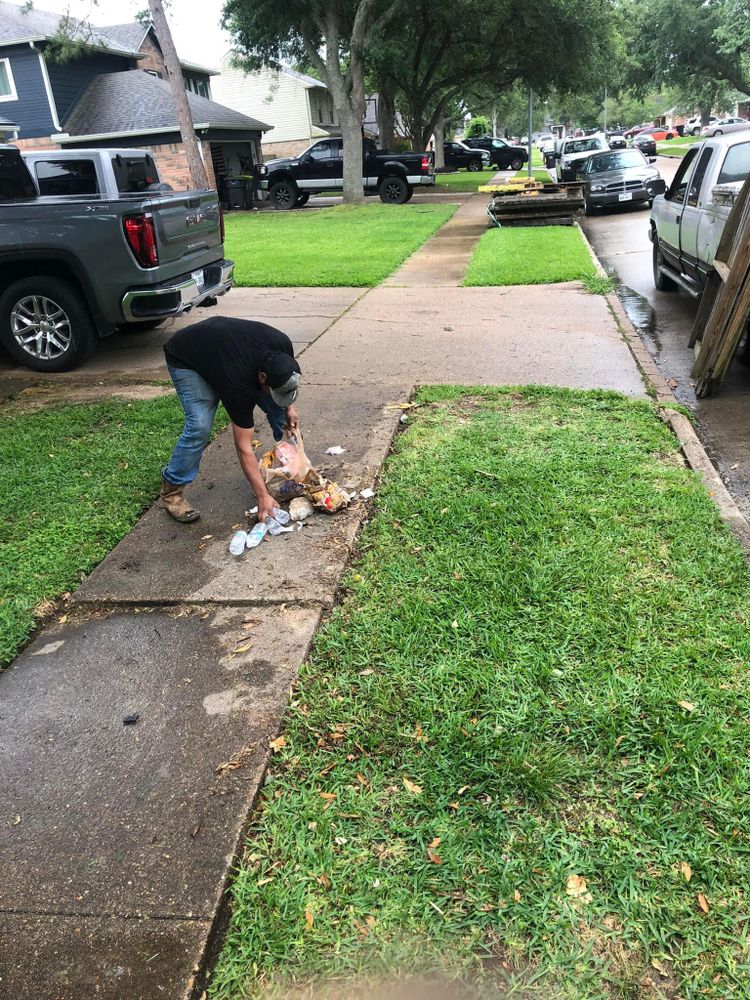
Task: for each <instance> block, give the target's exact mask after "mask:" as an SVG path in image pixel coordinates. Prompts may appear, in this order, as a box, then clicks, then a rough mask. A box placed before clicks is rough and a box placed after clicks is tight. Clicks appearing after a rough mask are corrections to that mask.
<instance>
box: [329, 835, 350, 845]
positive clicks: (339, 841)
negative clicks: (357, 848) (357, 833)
mask: <svg viewBox="0 0 750 1000" xmlns="http://www.w3.org/2000/svg"><path fill="white" fill-rule="evenodd" d="M333 839H334V840H335V842H336V843H337V844H338V845H339V847H343V846H344V844H346V843H348V841H347V839H346V837H334V838H333Z"/></svg>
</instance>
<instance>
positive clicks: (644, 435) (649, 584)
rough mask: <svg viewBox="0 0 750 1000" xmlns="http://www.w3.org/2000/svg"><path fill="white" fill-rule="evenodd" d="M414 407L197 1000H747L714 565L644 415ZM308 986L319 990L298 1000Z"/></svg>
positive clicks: (486, 395)
mask: <svg viewBox="0 0 750 1000" xmlns="http://www.w3.org/2000/svg"><path fill="white" fill-rule="evenodd" d="M418 400H419V402H420V404H421V409H419V410H417V411H413V414H412V418H411V422H410V425H409V426H408V428H407V430H406V431H405V433H403V434H402V435H401V436H400V437H399V438H398V439H397V442H396V445H395V451H394V454H393V456H392V457H391V458H390V459H389V461H388V463H387V467H386V474H385V478H384V483H383V485H382V487H381V489H380V491H379V495H378V499H377V514H376V517H375V519H374V520H373V521H372V522H371V523H370V524H369V526H368V527H367V529H366V531H365V534H364V538H363V544H362V547H361V554H360V557H359V559H358V562H357V563H356V564H355V566H354V567H353V568H352V570H351V572H350V573H349V575H348V578H347V579H346V580H345V585H346V590H345V594H346V596H345V598H344V600H343V603H342V604H341V605H340V606H339V607H338V608H337V609H336V610H335V611H334V613H333V615H332V617H331V618H330V620H329V621H328V623H327V624H326V625H325V626H324V628H323V629H322V631H321V633H320V634H319V636H318V638H317V640H316V643H315V647H314V651H313V653H312V656H311V659H310V662H309V663H308V664H307V665H306V666H305V668H304V669H303V672H302V676H301V680H300V682H299V684H298V686H297V688H296V690H295V691H294V693H293V697H292V702H291V707H290V709H289V712H288V715H287V723H286V729H285V735H284V740H283V741H277V743H276V744H275V745H276V748H277V752H276V755H275V757H274V760H273V764H272V768H271V771H270V773H269V776H268V781H267V784H266V785H265V787H264V790H263V794H262V802H261V805H260V811H259V814H258V816H257V818H256V822H255V826H254V829H253V832H252V834H251V836H250V838H249V840H248V842H247V846H246V849H245V854H244V859H243V862H242V865H241V867H240V870H239V872H238V873H237V877H236V880H235V882H234V887H233V896H234V912H233V916H232V920H231V926H230V928H229V932H228V937H227V939H226V943H225V947H224V950H223V954H222V955H221V958H220V961H219V963H218V966H217V969H216V971H215V974H214V976H213V980H212V984H211V987H210V990H209V993H210V996H211V997H213V998H215V1000H218V998H221V1000H229V998H232V1000H235V998H239V997H242V996H260V995H264V996H266V995H269V996H281V997H289V996H303V995H304V996H308V995H315V996H347V997H349V996H351V997H354V996H357V997H358V996H360V994H359V993H358V992H357V991H356V989H355V988H354V986H353V985H352V981H353V980H355V979H360V980H361V979H363V978H369V979H372V980H375V981H380V982H382V981H383V980H388V979H389V978H395V977H398V976H407V975H409V974H420V973H421V974H430V973H434V974H436V975H442V976H444V977H447V978H460V979H462V980H464V981H469V982H471V984H472V989H473V990H474V992H470V993H469V994H467V995H471V996H498V997H500V996H502V997H505V996H510V995H512V996H524V997H527V996H528V997H530V996H537V995H539V996H554V997H556V998H568V1000H581V998H601V1000H604V998H609V1000H611V998H613V997H621V998H624V997H640V996H657V995H660V996H670V997H671V996H674V997H677V996H680V997H682V998H685V1000H697V998H698V997H709V998H715V1000H719V998H721V1000H727V998H739V997H745V996H746V995H747V993H746V988H747V982H748V978H747V977H748V944H747V937H746V927H747V922H748V917H747V900H746V895H747V857H748V852H749V851H750V833H749V831H750V823H748V818H749V817H748V812H749V811H750V807H749V806H748V798H747V787H748V777H749V775H748V749H749V735H748V718H749V717H750V698H749V697H748V662H749V661H750V574H749V573H748V568H747V566H746V564H745V563H744V560H743V557H742V554H741V552H740V551H739V548H738V546H737V545H736V544H735V542H734V540H733V539H732V538H731V536H730V534H729V533H728V531H727V530H726V529H725V527H724V526H723V525H722V523H721V522H720V520H719V518H718V515H717V511H716V509H715V507H714V505H713V504H712V502H711V501H710V499H709V497H708V496H707V494H706V492H705V490H704V488H703V487H702V485H701V483H700V482H699V480H698V477H697V476H696V475H695V474H693V473H692V472H691V471H689V470H687V469H686V468H685V467H684V464H683V463H682V461H681V458H680V455H679V452H678V448H677V444H676V441H675V439H674V437H673V436H672V435H671V434H670V432H669V430H668V429H667V428H666V427H665V425H664V424H663V423H662V422H661V421H660V420H659V419H658V417H657V416H656V412H655V409H654V407H653V406H652V405H651V404H650V403H648V402H643V401H633V400H627V399H625V398H623V397H621V396H618V395H616V394H614V393H606V392H588V393H583V392H572V391H567V390H555V389H542V388H534V387H527V388H525V389H521V390H503V389H487V388H482V389H475V390H460V389H457V388H451V387H440V388H427V389H423V390H422V391H421V392H420V394H419V397H418ZM315 980H324V981H325V982H326V983H327V984H329V986H330V984H331V983H332V984H333V986H334V987H335V989H334V991H333V992H332V993H327V992H325V986H324V988H323V990H322V991H321V992H313V993H312V994H308V993H307V992H303V990H302V989H300V991H299V992H297V991H296V987H297V986H305V985H306V984H309V983H310V982H311V981H315ZM345 984H346V985H345ZM513 988H514V989H515V992H514V991H513ZM504 990H507V992H504ZM337 991H338V992H337ZM368 995H370V994H368ZM387 995H390V994H387ZM399 995H409V994H408V992H406V993H401V994H399ZM420 995H421V994H420ZM425 995H428V994H425ZM433 995H435V994H433ZM437 995H438V996H443V995H444V994H443V993H442V992H440V991H438V993H437ZM455 995H464V994H463V993H460V994H456V993H454V992H452V991H448V992H447V993H446V994H445V996H455Z"/></svg>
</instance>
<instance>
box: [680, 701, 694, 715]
mask: <svg viewBox="0 0 750 1000" xmlns="http://www.w3.org/2000/svg"><path fill="white" fill-rule="evenodd" d="M677 704H678V705H679V706H680V708H684V709H685V711H686V712H694V711H695V705H694V704H693V703H692V702H690V701H678V702H677Z"/></svg>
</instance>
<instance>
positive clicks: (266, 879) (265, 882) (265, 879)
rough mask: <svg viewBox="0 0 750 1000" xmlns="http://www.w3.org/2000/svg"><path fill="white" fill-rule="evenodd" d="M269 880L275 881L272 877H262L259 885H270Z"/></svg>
mask: <svg viewBox="0 0 750 1000" xmlns="http://www.w3.org/2000/svg"><path fill="white" fill-rule="evenodd" d="M269 882H273V879H272V878H261V879H258V885H259V886H261V885H268V883H269Z"/></svg>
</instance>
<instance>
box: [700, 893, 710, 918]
mask: <svg viewBox="0 0 750 1000" xmlns="http://www.w3.org/2000/svg"><path fill="white" fill-rule="evenodd" d="M698 906H700V908H701V909H702V910H703V912H704V913H708V910H709V906H708V900H707V899H706V897H705V896H704V895H703V893H702V892H699V893H698Z"/></svg>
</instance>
